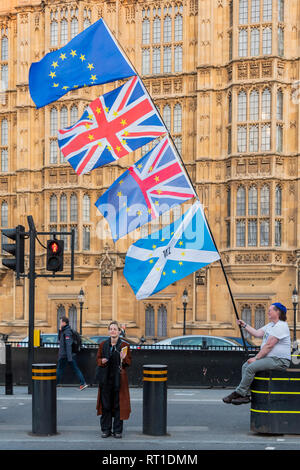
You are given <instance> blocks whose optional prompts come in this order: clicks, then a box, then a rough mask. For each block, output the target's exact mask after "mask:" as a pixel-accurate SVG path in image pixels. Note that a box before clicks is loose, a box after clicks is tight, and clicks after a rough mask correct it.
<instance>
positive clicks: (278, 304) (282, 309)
mask: <svg viewBox="0 0 300 470" xmlns="http://www.w3.org/2000/svg"><path fill="white" fill-rule="evenodd" d="M272 305H275V307H277V308H279V310H281V311H282V312H283V313H285V314H286V307H285V306H284V305H282V304H281V303H280V302H274V303H273V304H272Z"/></svg>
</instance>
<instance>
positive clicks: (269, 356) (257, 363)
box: [223, 302, 291, 405]
mask: <svg viewBox="0 0 300 470" xmlns="http://www.w3.org/2000/svg"><path fill="white" fill-rule="evenodd" d="M268 316H269V320H270V323H268V324H267V325H265V326H263V327H262V328H260V329H259V330H256V329H255V328H252V326H250V325H247V323H245V322H244V321H243V320H237V322H238V324H239V325H241V326H242V328H245V330H246V331H247V332H248V333H250V334H251V335H253V336H255V337H256V338H263V340H262V344H261V347H260V351H259V353H258V354H256V356H255V357H252V358H250V359H248V361H247V362H245V363H244V364H243V366H242V379H241V382H240V384H239V385H238V386H237V388H236V389H235V391H234V392H233V393H231V394H230V395H228V396H226V397H224V398H223V402H224V403H232V404H233V405H241V404H242V403H249V402H250V386H251V383H252V381H253V379H254V376H255V374H256V372H258V371H264V370H275V369H276V370H284V369H286V368H288V367H289V365H290V361H291V337H290V330H289V327H288V324H287V321H286V307H285V306H284V305H282V304H281V303H279V302H275V303H273V304H272V305H270V307H269V311H268Z"/></svg>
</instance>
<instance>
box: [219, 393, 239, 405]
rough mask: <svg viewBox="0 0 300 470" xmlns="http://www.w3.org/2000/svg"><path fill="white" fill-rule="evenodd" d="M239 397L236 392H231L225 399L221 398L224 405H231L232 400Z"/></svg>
mask: <svg viewBox="0 0 300 470" xmlns="http://www.w3.org/2000/svg"><path fill="white" fill-rule="evenodd" d="M240 396H241V395H239V394H238V393H237V392H232V393H231V394H230V395H227V397H224V398H222V400H223V402H224V403H231V402H232V400H233V399H234V398H238V397H240Z"/></svg>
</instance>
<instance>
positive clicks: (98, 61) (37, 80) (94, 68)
mask: <svg viewBox="0 0 300 470" xmlns="http://www.w3.org/2000/svg"><path fill="white" fill-rule="evenodd" d="M133 75H136V72H135V71H134V69H133V68H132V66H131V65H130V62H129V61H128V59H127V58H126V56H125V55H124V53H123V52H122V51H121V49H120V47H119V46H118V44H117V42H116V40H115V39H114V37H113V35H112V34H111V33H110V31H109V29H108V27H107V26H106V24H105V22H104V21H103V20H102V19H100V20H98V21H97V22H96V23H94V24H92V25H91V26H89V27H88V28H87V29H85V30H84V31H82V32H81V33H79V34H78V35H77V36H75V37H74V38H73V39H72V40H71V41H70V42H68V44H66V45H65V46H63V47H62V48H60V49H58V50H56V51H53V52H49V53H48V54H46V55H45V57H43V59H41V60H40V61H39V62H35V63H33V64H31V67H30V70H29V91H30V95H31V98H32V100H33V101H34V102H35V104H36V107H37V108H41V107H42V106H45V105H46V104H48V103H52V101H56V100H58V99H59V98H60V97H61V96H63V95H64V94H65V93H67V92H68V91H70V90H74V89H76V88H81V87H84V86H93V85H99V84H101V83H108V82H113V81H115V80H119V79H122V78H127V77H132V76H133Z"/></svg>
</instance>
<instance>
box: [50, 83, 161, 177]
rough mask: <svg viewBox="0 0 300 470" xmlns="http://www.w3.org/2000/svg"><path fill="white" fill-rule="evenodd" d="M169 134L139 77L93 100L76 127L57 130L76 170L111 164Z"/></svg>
mask: <svg viewBox="0 0 300 470" xmlns="http://www.w3.org/2000/svg"><path fill="white" fill-rule="evenodd" d="M166 133H167V129H166V128H165V126H164V124H163V122H162V121H161V119H160V117H159V115H158V113H157V111H156V110H155V107H154V105H153V104H152V103H151V100H150V98H149V96H148V94H147V91H146V90H145V88H144V86H143V84H142V82H141V81H140V79H139V78H138V77H137V76H135V77H133V78H131V79H130V80H128V81H127V82H126V83H125V84H124V85H122V86H120V87H118V88H116V89H115V90H113V91H110V92H109V93H105V94H104V95H102V96H100V97H99V98H97V99H96V100H94V101H93V102H92V103H90V105H89V106H88V107H87V109H86V110H85V112H84V113H83V115H82V117H81V118H80V119H79V121H77V122H76V123H75V124H74V125H73V126H70V127H68V128H66V129H60V130H59V131H58V145H59V147H60V149H61V151H62V153H63V155H64V156H65V157H66V158H67V160H68V161H69V163H70V164H71V165H72V167H73V168H74V170H75V171H76V173H78V174H83V173H87V172H88V171H91V170H93V169H94V168H97V167H99V166H103V165H106V164H107V163H111V162H113V161H115V160H117V159H119V158H121V157H124V156H125V155H127V154H128V153H130V152H132V151H134V150H136V149H138V148H140V147H142V146H143V145H146V144H147V143H148V142H151V141H152V140H153V139H156V138H157V137H158V136H161V135H163V134H166Z"/></svg>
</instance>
